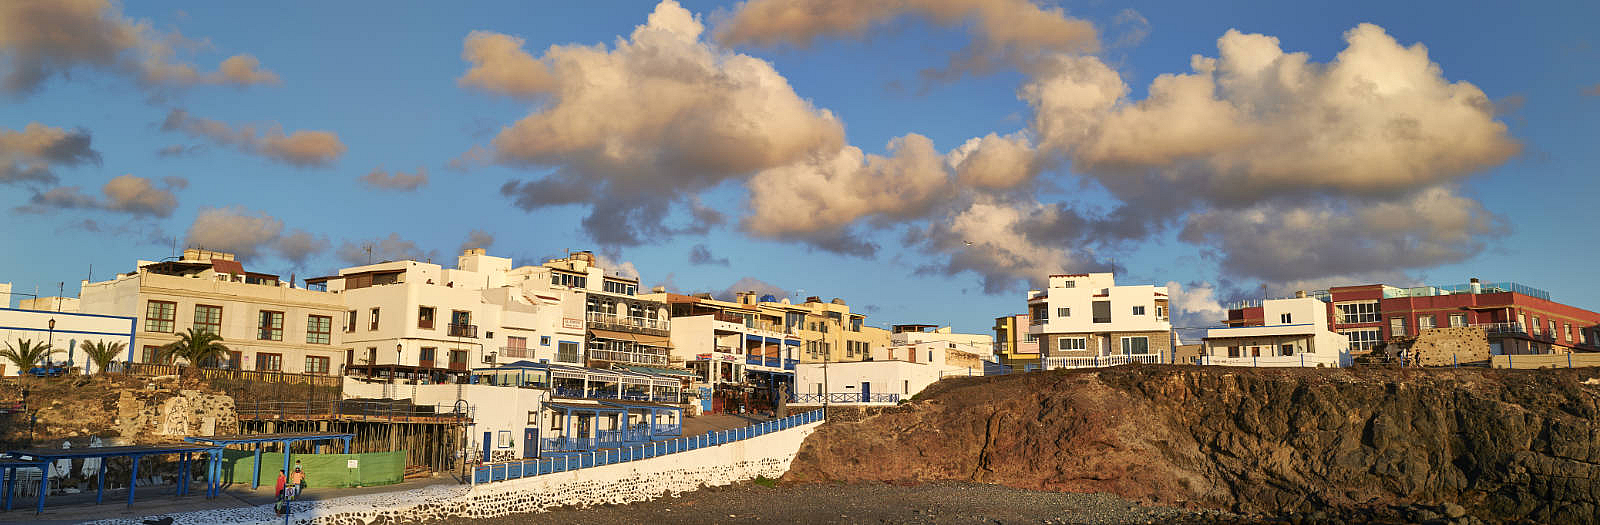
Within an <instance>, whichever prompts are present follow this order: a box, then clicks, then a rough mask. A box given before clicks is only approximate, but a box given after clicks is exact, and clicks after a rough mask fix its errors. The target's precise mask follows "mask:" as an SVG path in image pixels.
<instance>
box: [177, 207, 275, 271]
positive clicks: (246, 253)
mask: <svg viewBox="0 0 1600 525" xmlns="http://www.w3.org/2000/svg"><path fill="white" fill-rule="evenodd" d="M281 233H283V221H282V220H279V219H278V218H276V217H273V216H271V215H267V214H266V213H263V212H258V211H251V210H248V209H245V208H244V207H242V206H229V207H225V208H213V207H205V208H201V209H200V213H199V214H198V215H196V216H195V218H194V223H192V224H190V225H189V234H188V237H187V240H186V241H184V242H185V245H186V246H192V247H197V248H204V249H207V250H218V251H224V252H231V253H234V254H237V255H238V256H239V257H240V258H241V259H248V258H251V257H255V256H256V255H257V254H260V253H263V250H265V249H266V248H269V247H270V246H271V245H272V243H273V242H274V241H276V240H277V239H278V235H279V234H281Z"/></svg>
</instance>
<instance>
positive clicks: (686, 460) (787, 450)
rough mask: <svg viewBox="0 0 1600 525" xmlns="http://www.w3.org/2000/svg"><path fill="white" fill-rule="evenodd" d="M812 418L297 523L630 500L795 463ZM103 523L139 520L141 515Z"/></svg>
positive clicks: (267, 519)
mask: <svg viewBox="0 0 1600 525" xmlns="http://www.w3.org/2000/svg"><path fill="white" fill-rule="evenodd" d="M821 424H822V423H820V422H818V423H811V424H806V425H801V426H797V427H794V428H791V429H788V430H783V431H778V432H773V433H770V434H766V435H763V436H758V437H754V438H750V439H745V440H741V441H735V442H732V443H726V444H723V445H718V446H714V447H706V448H700V449H695V450H690V451H687V452H679V453H676V454H670V455H666V456H659V457H655V458H650V459H642V460H638V461H630V462H627V463H617V464H613V465H605V466H599V467H592V468H585V469H579V470H574V471H570V472H561V473H556V474H546V475H543V476H536V477H531V478H522V479H516V480H509V481H501V482H495V483H486V484H479V485H474V486H464V485H434V486H429V487H423V488H418V489H412V490H404V491H395V492H384V493H378V494H367V495H361V496H348V497H343V498H334V499H329V500H326V501H306V502H299V503H295V504H294V516H293V518H292V520H291V521H292V522H293V523H304V524H336V525H355V524H361V525H369V524H373V523H396V522H407V523H409V522H414V521H422V520H427V519H442V518H451V517H471V518H493V517H500V516H506V515H510V514H518V513H526V512H534V511H540V510H544V509H549V508H553V507H560V506H568V505H572V506H590V505H604V504H625V503H634V502H639V501H646V500H650V499H654V498H658V497H661V496H665V495H676V494H678V493H681V492H688V491H692V490H696V489H699V488H700V487H701V486H703V485H705V486H717V485H728V484H731V483H734V482H738V481H744V480H750V479H755V478H756V477H757V476H766V477H769V478H777V477H779V476H782V475H783V474H784V473H785V472H788V471H789V465H790V464H791V463H793V461H794V456H795V453H796V452H798V451H799V450H800V444H801V443H802V442H804V441H805V438H806V436H809V435H811V433H812V432H813V431H815V430H816V428H817V427H818V426H820V425H821ZM171 517H172V518H174V522H173V523H174V524H176V525H182V524H200V523H256V524H261V525H267V524H271V523H282V522H283V518H281V517H278V516H274V515H273V514H272V509H271V507H267V506H263V507H247V508H236V509H221V510H214V511H200V512H191V513H185V514H177V515H171ZM99 523H102V524H107V525H110V524H117V525H122V524H128V525H138V524H139V523H141V520H140V519H129V520H108V521H102V522H99Z"/></svg>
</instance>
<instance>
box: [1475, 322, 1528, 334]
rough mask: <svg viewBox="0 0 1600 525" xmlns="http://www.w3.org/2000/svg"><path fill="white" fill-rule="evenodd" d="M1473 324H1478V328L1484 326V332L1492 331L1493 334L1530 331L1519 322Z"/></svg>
mask: <svg viewBox="0 0 1600 525" xmlns="http://www.w3.org/2000/svg"><path fill="white" fill-rule="evenodd" d="M1472 326H1476V327H1478V328H1482V329H1483V331H1484V332H1487V333H1491V334H1525V333H1528V331H1527V330H1526V329H1525V328H1523V326H1522V323H1518V322H1510V323H1482V324H1475V325H1472Z"/></svg>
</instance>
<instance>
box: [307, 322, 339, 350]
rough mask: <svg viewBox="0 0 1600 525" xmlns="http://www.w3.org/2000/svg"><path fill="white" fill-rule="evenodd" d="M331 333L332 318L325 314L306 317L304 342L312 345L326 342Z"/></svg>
mask: <svg viewBox="0 0 1600 525" xmlns="http://www.w3.org/2000/svg"><path fill="white" fill-rule="evenodd" d="M332 334H333V318H332V317H328V316H326V315H312V316H307V317H306V342H307V343H311V344H314V345H325V344H328V343H329V342H330V341H331V340H332V337H331V335H332Z"/></svg>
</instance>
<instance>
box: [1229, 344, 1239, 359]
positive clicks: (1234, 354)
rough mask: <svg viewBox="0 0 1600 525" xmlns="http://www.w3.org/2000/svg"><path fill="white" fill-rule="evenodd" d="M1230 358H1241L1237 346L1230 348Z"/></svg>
mask: <svg viewBox="0 0 1600 525" xmlns="http://www.w3.org/2000/svg"><path fill="white" fill-rule="evenodd" d="M1228 357H1239V347H1237V346H1230V347H1228Z"/></svg>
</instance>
